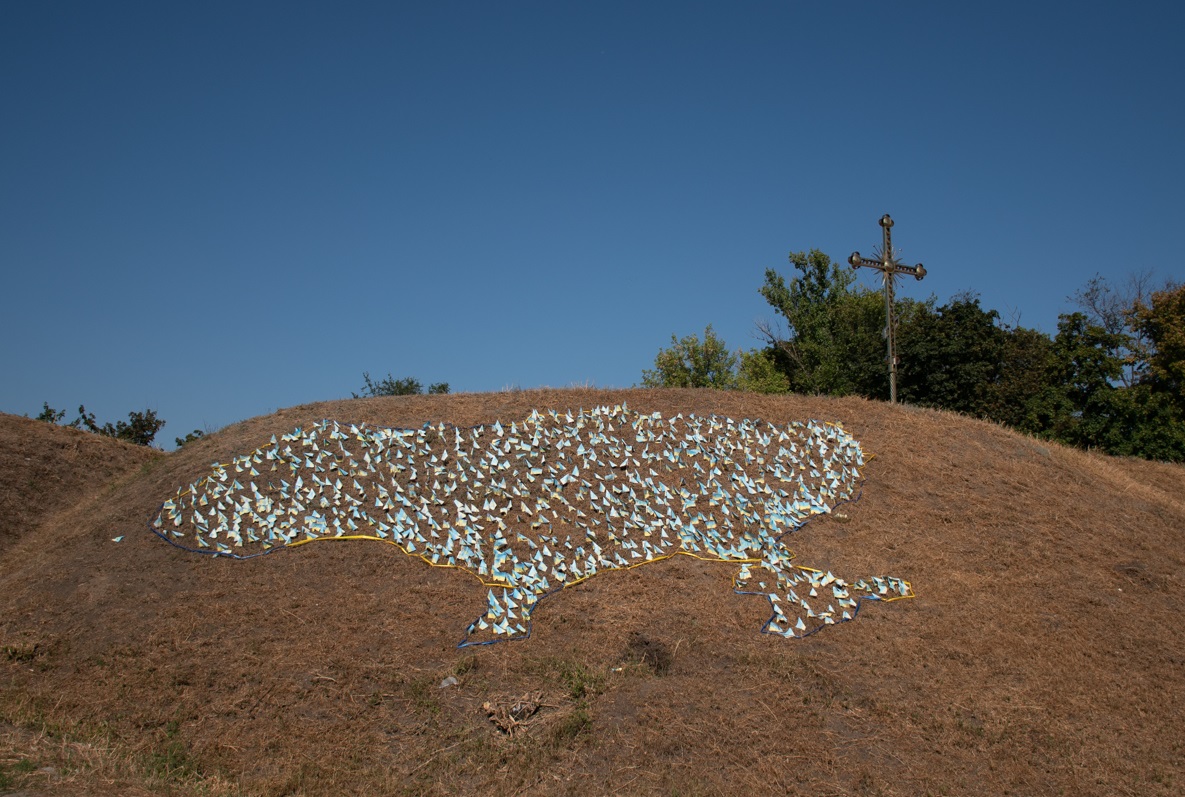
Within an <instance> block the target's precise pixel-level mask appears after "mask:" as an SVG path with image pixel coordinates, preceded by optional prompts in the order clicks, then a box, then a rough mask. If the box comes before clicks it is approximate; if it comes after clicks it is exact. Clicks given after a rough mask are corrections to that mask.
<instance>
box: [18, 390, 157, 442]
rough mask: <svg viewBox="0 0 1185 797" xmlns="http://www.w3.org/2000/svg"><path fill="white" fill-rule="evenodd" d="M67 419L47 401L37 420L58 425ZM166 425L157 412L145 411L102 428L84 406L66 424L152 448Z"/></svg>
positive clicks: (63, 413) (133, 413) (61, 411)
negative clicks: (76, 415)
mask: <svg viewBox="0 0 1185 797" xmlns="http://www.w3.org/2000/svg"><path fill="white" fill-rule="evenodd" d="M65 417H66V411H65V410H55V409H54V408H53V407H51V406H49V402H48V401H47V402H44V403H43V405H42V410H41V414H40V415H38V416H37V420H39V421H46V422H47V423H55V424H56V423H61V422H62V419H63V418H65ZM164 425H165V421H164V420H163V419H161V418H158V417H156V410H144V411H143V412H129V413H128V419H127V420H126V421H116V422H115V423H113V424H112V423H105V424H102V425H101V426H100V425H99V423H98V422H97V421H95V414H94V413H93V412H87V411H86V406H85V405H82V404H80V405H79V406H78V417H77V418H75V419H74V420H73V421H71V422H70V423H68V424H66V426H70V427H72V428H74V429H85V430H86V431H88V432H94V433H95V434H99V435H103V436H104V437H114V438H115V439H117V440H124V441H127V442H129V443H134V444H136V445H138V446H151V445H152V441H153V440H155V439H156V433H157V432H159V431H160V430H161V428H163V427H164Z"/></svg>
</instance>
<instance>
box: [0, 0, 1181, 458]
mask: <svg viewBox="0 0 1185 797" xmlns="http://www.w3.org/2000/svg"><path fill="white" fill-rule="evenodd" d="M1183 8H1185V7H1183V6H1182V5H1181V4H1179V3H1169V2H1164V3H1131V4H1119V3H1089V2H1088V3H1076V4H1067V3H1033V2H1023V3H1021V2H995V3H950V2H943V3H938V2H933V3H885V2H880V3H875V4H874V3H868V4H864V3H826V2H813V1H812V2H796V1H792V0H784V1H782V2H774V1H773V0H767V1H765V2H744V3H721V2H715V3H690V2H679V3H661V2H629V3H611V2H597V3H585V4H575V3H562V2H561V3H557V2H513V1H511V0H508V1H507V2H449V1H448V0H442V1H441V2H432V3H424V2H417V3H394V2H392V3H366V4H361V3H349V2H335V3H304V2H275V3H259V2H234V3H215V2H202V3H159V2H138V3H128V2H102V3H94V2H84V3H75V2H45V3H39V2H7V3H3V4H0V116H2V122H0V268H2V269H3V274H2V277H3V280H2V282H0V285H2V288H0V335H2V343H0V346H2V348H0V353H2V369H0V410H3V411H6V412H12V413H17V414H24V413H27V414H30V415H36V414H37V412H38V411H39V410H40V409H41V403H42V402H43V401H48V402H49V403H50V404H51V405H53V406H55V407H58V408H65V409H69V410H70V411H71V413H72V414H71V415H70V417H73V411H74V410H75V409H76V408H77V406H78V404H79V403H85V404H86V405H87V408H88V409H89V410H92V411H94V412H95V413H96V415H97V416H98V418H99V420H100V421H108V420H116V419H120V418H126V417H127V413H128V412H129V411H131V410H140V409H144V408H146V407H150V408H153V409H155V410H156V411H157V412H158V413H159V414H160V416H161V417H163V418H165V419H166V420H167V421H168V426H166V427H165V429H164V430H163V431H162V432H161V434H160V435H159V442H161V443H164V444H166V445H171V441H172V439H173V438H174V437H176V436H178V435H183V434H184V433H185V432H187V431H188V430H190V429H193V428H195V427H198V428H210V429H217V428H220V427H222V426H224V425H226V424H228V423H231V422H234V421H237V420H240V419H243V418H246V417H249V416H252V415H257V414H260V413H265V412H269V411H271V410H274V409H276V408H278V407H284V406H290V405H294V404H300V403H304V402H309V401H315V400H321V399H332V398H341V397H348V396H349V395H350V392H351V391H355V390H359V389H360V388H361V383H362V372H363V371H369V372H371V374H372V375H373V376H376V377H379V376H384V375H386V374H387V373H388V372H390V373H392V374H393V375H394V376H396V377H401V376H406V375H410V376H415V377H417V378H419V379H420V380H421V381H422V382H423V383H424V384H425V385H427V384H428V383H430V382H436V381H447V382H449V383H450V384H451V385H452V387H453V389H454V391H490V390H499V389H502V388H503V387H506V386H510V385H518V386H521V387H537V386H542V385H550V386H565V385H569V384H572V383H582V384H583V383H591V384H594V385H597V386H628V385H632V384H635V383H637V382H639V381H640V379H641V372H642V369H643V368H647V367H651V366H652V365H653V359H654V355H655V353H656V352H657V351H658V350H659V348H661V347H663V346H666V345H668V344H669V342H670V336H671V335H672V334H673V333H674V334H678V335H680V336H682V335H686V334H690V333H702V330H703V329H704V327H705V325H707V324H709V323H711V324H713V326H714V328H715V329H716V331H717V332H718V333H719V334H720V335H721V336H722V337H723V338H724V339H725V340H726V341H727V342H728V344H729V345H730V346H731V347H732V348H751V347H754V346H756V345H758V341H757V339H756V338H755V336H754V331H753V330H754V321H755V320H756V319H759V318H772V317H773V314H772V312H771V310H770V308H769V307H768V306H767V305H766V304H765V303H764V301H763V300H762V299H761V297H760V295H759V294H758V293H757V291H758V288H759V287H760V286H761V283H762V279H763V273H764V270H765V269H766V268H770V267H773V268H777V269H781V270H783V271H784V272H788V273H789V272H791V271H792V269H790V267H789V265H788V263H787V261H786V254H787V252H789V251H791V250H805V249H809V248H812V247H815V248H819V249H822V250H823V251H825V252H827V253H828V254H830V255H831V256H832V257H834V258H837V259H844V258H846V257H847V255H848V253H850V252H851V251H852V250H853V249H859V250H860V251H862V252H864V253H866V254H870V253H871V252H872V250H873V249H874V247H876V246H877V245H878V244H879V242H880V228H879V227H878V226H877V219H878V218H879V217H880V216H881V215H882V214H883V213H890V214H892V216H893V218H894V220H895V221H896V223H897V224H896V227H895V228H894V243H895V244H896V245H897V247H898V248H899V249H901V250H902V252H903V259H904V260H905V261H906V262H909V263H916V262H918V261H922V262H924V263H925V265H926V267H927V269H928V270H929V275H928V276H927V277H926V279H925V281H924V282H922V283H917V282H915V281H913V280H906V281H905V282H904V283H903V289H902V293H903V294H904V295H908V296H914V297H917V298H924V297H925V296H928V295H930V294H931V293H933V294H934V295H936V296H937V297H938V299H939V301H940V302H943V301H946V300H948V299H949V298H950V297H951V296H952V295H953V294H955V293H956V292H958V291H961V290H966V289H970V290H972V291H976V292H978V293H979V294H980V296H981V298H982V302H983V304H984V306H985V307H988V308H994V309H997V310H1000V311H1001V313H1002V314H1003V315H1004V317H1005V319H1014V318H1015V317H1016V315H1017V314H1019V319H1020V323H1021V324H1023V325H1025V326H1032V327H1037V328H1039V329H1042V330H1044V331H1046V332H1053V331H1055V330H1056V324H1057V316H1058V314H1059V313H1060V312H1066V311H1068V310H1070V309H1071V305H1070V303H1069V302H1068V301H1067V296H1068V295H1069V294H1071V293H1072V292H1073V291H1074V290H1076V289H1077V288H1079V287H1081V286H1082V285H1083V283H1085V281H1086V280H1087V279H1088V278H1089V277H1091V276H1092V275H1094V274H1096V273H1098V274H1102V275H1103V276H1105V277H1108V278H1111V279H1115V280H1122V279H1124V278H1125V277H1126V276H1127V275H1129V274H1132V273H1134V272H1136V271H1140V270H1143V269H1146V268H1149V267H1151V268H1153V269H1155V272H1156V275H1157V276H1158V278H1160V279H1161V280H1163V279H1166V278H1172V279H1177V280H1181V279H1185V265H1183V264H1182V260H1181V258H1180V256H1179V255H1180V250H1181V248H1182V242H1181V240H1180V239H1181V235H1180V233H1181V231H1182V230H1183V229H1185V200H1183V199H1182V191H1185V96H1183V94H1185V91H1183V88H1182V87H1183V86H1185V54H1183V48H1182V44H1181V35H1182V32H1183V31H1185V10H1182V9H1183ZM869 276H870V277H871V275H869Z"/></svg>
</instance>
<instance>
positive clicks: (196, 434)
mask: <svg viewBox="0 0 1185 797" xmlns="http://www.w3.org/2000/svg"><path fill="white" fill-rule="evenodd" d="M205 436H206V433H205V432H203V431H202V430H201V429H194V430H193V431H192V432H190V433H189V434H187V435H185V437H174V438H173V442H175V443H176V444H177V448H181V447H182V446H184V445H186V444H187V443H192V442H194V441H195V440H201V439H202V438H203V437H205Z"/></svg>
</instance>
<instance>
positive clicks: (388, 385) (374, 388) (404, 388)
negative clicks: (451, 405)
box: [352, 371, 449, 398]
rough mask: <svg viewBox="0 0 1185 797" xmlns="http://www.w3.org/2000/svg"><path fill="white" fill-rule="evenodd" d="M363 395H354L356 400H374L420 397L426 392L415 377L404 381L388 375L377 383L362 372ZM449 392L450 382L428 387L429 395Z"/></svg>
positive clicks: (437, 383) (367, 373)
mask: <svg viewBox="0 0 1185 797" xmlns="http://www.w3.org/2000/svg"><path fill="white" fill-rule="evenodd" d="M362 381H363V383H364V384H363V385H362V393H361V394H358V393H354V394H352V395H353V396H354V398H373V397H375V396H418V395H420V394H421V393H423V392H424V386H423V384H421V383H420V380H418V379H416V378H415V377H414V376H405V377H403V378H402V379H396V378H395V377H393V376H391V375H390V374H387V377H386V378H385V379H380V380H378V381H377V382H376V381H375V380H373V379H371V378H370V373H369V372H367V371H363V372H362ZM448 392H449V383H448V382H435V383H433V384H431V385H429V386H428V393H429V394H444V393H448Z"/></svg>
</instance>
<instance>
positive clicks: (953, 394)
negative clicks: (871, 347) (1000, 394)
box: [898, 294, 1005, 417]
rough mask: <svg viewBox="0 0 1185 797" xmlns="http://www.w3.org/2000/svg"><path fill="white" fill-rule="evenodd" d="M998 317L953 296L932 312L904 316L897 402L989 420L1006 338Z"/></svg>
mask: <svg viewBox="0 0 1185 797" xmlns="http://www.w3.org/2000/svg"><path fill="white" fill-rule="evenodd" d="M999 317H1000V316H999V313H997V312H996V311H995V310H984V309H983V308H982V307H980V306H979V298H978V297H976V296H973V295H971V294H962V295H959V296H956V297H955V298H954V299H952V300H951V301H950V302H949V303H947V304H946V305H943V306H942V307H940V308H938V310H937V311H934V312H931V311H930V310H929V306H928V305H921V306H915V307H914V308H913V311H912V312H910V313H908V314H907V315H906V318H905V323H903V324H902V328H901V332H900V335H899V336H898V350H899V351H900V352H901V358H902V360H903V361H904V363H907V365H905V366H903V367H902V368H901V372H900V376H899V379H900V385H899V389H898V390H899V393H900V395H901V398H902V400H904V401H908V402H911V403H914V404H921V405H924V406H929V407H940V408H942V409H947V410H955V411H957V412H965V413H968V414H970V415H974V416H976V417H988V416H989V415H990V414H991V412H990V409H991V404H992V399H993V395H992V393H993V390H994V388H995V386H996V385H997V384H998V383H999V381H1000V377H1001V372H1002V370H1003V368H1002V365H1001V362H1002V354H1003V350H1004V343H1005V335H1004V332H1003V331H1002V330H1001V329H1000V328H999V327H998V326H997V323H996V322H997V321H998V320H999Z"/></svg>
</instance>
